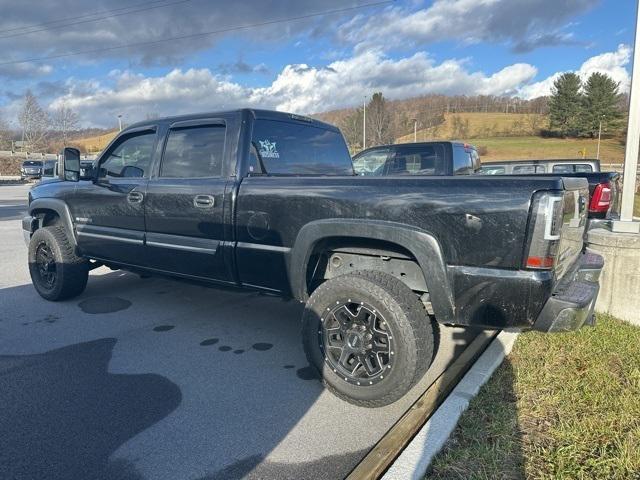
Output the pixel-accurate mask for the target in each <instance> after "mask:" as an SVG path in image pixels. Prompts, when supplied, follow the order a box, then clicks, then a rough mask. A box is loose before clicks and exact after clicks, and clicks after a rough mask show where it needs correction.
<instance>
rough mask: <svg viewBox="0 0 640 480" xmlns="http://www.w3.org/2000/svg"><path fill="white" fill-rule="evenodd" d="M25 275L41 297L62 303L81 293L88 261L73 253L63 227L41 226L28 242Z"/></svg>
mask: <svg viewBox="0 0 640 480" xmlns="http://www.w3.org/2000/svg"><path fill="white" fill-rule="evenodd" d="M29 273H30V274H31V281H32V283H33V286H34V287H35V289H36V290H37V292H38V293H39V294H40V296H41V297H42V298H45V299H46V300H51V301H57V300H65V299H67V298H71V297H75V296H76V295H79V294H81V293H82V292H83V291H84V289H85V287H86V286H87V279H88V277H89V262H88V261H87V260H86V259H84V258H82V257H79V256H78V255H76V254H75V249H74V246H73V243H72V242H71V241H70V240H69V238H68V236H67V232H66V230H65V229H64V227H63V226H60V225H54V226H50V227H43V228H40V229H38V230H36V231H35V233H34V234H33V236H32V237H31V241H30V242H29Z"/></svg>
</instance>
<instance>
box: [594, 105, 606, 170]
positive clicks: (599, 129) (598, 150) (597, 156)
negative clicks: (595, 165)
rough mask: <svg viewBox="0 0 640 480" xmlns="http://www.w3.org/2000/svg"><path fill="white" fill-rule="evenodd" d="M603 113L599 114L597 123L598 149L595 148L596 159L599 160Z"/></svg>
mask: <svg viewBox="0 0 640 480" xmlns="http://www.w3.org/2000/svg"><path fill="white" fill-rule="evenodd" d="M604 117H605V116H604V115H601V116H600V124H599V125H598V149H597V150H596V160H600V137H601V136H602V119H603V118H604Z"/></svg>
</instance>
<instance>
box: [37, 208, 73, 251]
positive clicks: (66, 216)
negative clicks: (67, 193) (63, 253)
mask: <svg viewBox="0 0 640 480" xmlns="http://www.w3.org/2000/svg"><path fill="white" fill-rule="evenodd" d="M29 215H31V216H32V217H33V219H34V220H37V221H32V224H31V233H32V234H33V232H35V231H36V230H37V229H38V228H41V227H43V226H47V225H51V224H53V223H56V220H54V218H55V217H57V219H58V220H57V221H59V222H60V223H61V224H62V225H63V226H64V228H65V230H66V231H67V235H68V236H69V239H70V240H71V242H72V243H73V245H74V246H76V245H77V241H76V236H75V231H74V228H73V220H72V219H71V212H70V211H69V207H68V206H67V204H66V203H65V202H63V201H62V200H59V199H57V198H37V199H35V200H33V201H32V202H31V203H30V204H29Z"/></svg>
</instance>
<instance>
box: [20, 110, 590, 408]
mask: <svg viewBox="0 0 640 480" xmlns="http://www.w3.org/2000/svg"><path fill="white" fill-rule="evenodd" d="M60 170H61V171H60V179H59V180H58V181H53V182H48V183H46V184H43V185H39V186H35V187H33V188H32V189H31V191H30V193H29V209H28V212H29V215H28V216H27V217H26V218H24V220H23V222H22V228H23V230H24V234H25V237H26V240H27V242H28V247H29V269H30V273H31V278H32V281H33V284H34V286H35V288H36V290H37V291H38V293H39V294H40V295H41V296H42V297H44V298H45V299H48V300H53V301H55V300H63V299H66V298H70V297H73V296H75V295H79V294H80V293H82V291H83V290H84V288H85V286H86V283H87V278H88V272H89V271H90V270H91V269H92V268H95V267H97V266H100V265H106V266H108V267H111V268H114V269H126V270H130V271H134V272H138V273H144V274H160V275H171V276H173V277H178V278H184V279H190V280H196V281H201V282H206V283H208V284H211V285H215V284H218V285H227V286H235V287H244V288H248V289H256V290H262V291H267V292H272V293H276V294H278V295H282V296H291V297H294V298H296V299H297V300H299V301H301V302H305V303H306V308H305V312H304V315H303V320H302V323H303V327H302V331H303V344H304V348H305V351H306V354H307V357H308V359H309V361H310V363H311V364H312V365H314V366H315V367H316V368H317V369H318V370H319V371H320V372H321V374H322V376H323V378H324V382H325V384H326V385H327V386H328V388H330V389H331V390H332V391H333V392H334V393H335V394H337V395H338V396H340V397H341V398H344V399H346V400H348V401H350V402H352V403H355V404H359V405H365V406H381V405H386V404H388V403H391V402H393V401H395V400H397V399H398V398H400V397H401V396H402V395H403V394H404V393H405V392H407V391H408V390H409V389H410V388H411V386H412V385H414V384H415V383H416V382H417V381H418V380H419V379H420V378H421V377H422V375H423V374H424V372H425V371H426V370H427V369H428V367H429V365H430V363H431V361H432V357H433V353H434V348H436V346H435V345H434V343H435V342H436V340H437V338H438V335H437V323H442V324H450V325H460V326H473V327H484V328H487V329H501V328H509V327H517V328H521V329H537V330H542V331H566V330H573V329H576V328H579V327H581V326H582V325H584V324H590V323H591V322H592V321H593V315H592V310H593V305H594V303H595V300H596V297H597V294H598V289H599V284H598V282H599V275H600V271H601V269H602V266H603V261H602V257H600V256H599V255H597V254H595V253H592V252H589V251H586V250H585V248H584V244H583V233H584V229H585V221H586V213H587V209H586V199H587V197H588V191H587V182H586V181H585V180H584V179H575V178H562V177H560V176H558V177H537V176H532V177H526V178H519V177H509V176H502V177H491V176H475V175H467V176H444V177H442V176H441V177H418V176H416V177H413V176H412V177H407V176H397V177H394V176H389V177H375V176H372V177H366V176H364V177H363V176H357V175H355V174H354V171H353V167H352V164H351V158H350V157H349V152H348V150H347V146H346V144H345V142H344V139H343V137H342V135H341V134H340V131H339V130H338V129H336V128H335V127H333V126H331V125H327V124H324V123H321V122H318V121H316V120H311V119H309V118H306V117H301V116H297V115H292V114H286V113H279V112H270V111H262V110H248V109H247V110H238V111H231V112H221V113H211V114H201V115H190V116H182V117H173V118H165V119H157V120H150V121H147V122H144V123H139V124H137V125H133V126H131V127H129V128H127V129H126V130H124V131H122V132H121V133H120V134H119V135H118V136H117V138H115V139H114V140H113V142H112V143H111V144H110V145H109V146H108V147H107V148H106V149H105V151H104V152H103V153H102V154H101V156H100V158H99V159H98V161H97V165H96V168H95V170H94V176H93V178H92V179H90V180H86V181H83V180H80V175H79V173H80V172H79V171H80V162H79V154H78V152H77V151H74V150H73V149H65V151H64V154H63V162H62V168H61V169H60Z"/></svg>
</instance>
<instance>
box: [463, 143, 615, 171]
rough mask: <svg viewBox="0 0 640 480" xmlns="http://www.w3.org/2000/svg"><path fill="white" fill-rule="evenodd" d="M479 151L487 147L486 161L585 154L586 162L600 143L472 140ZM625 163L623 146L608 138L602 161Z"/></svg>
mask: <svg viewBox="0 0 640 480" xmlns="http://www.w3.org/2000/svg"><path fill="white" fill-rule="evenodd" d="M469 141H470V142H471V143H472V144H474V145H475V146H476V147H486V149H487V153H486V154H484V155H482V160H483V161H487V162H490V161H494V160H509V159H524V158H540V159H544V158H580V157H581V156H582V152H583V151H584V152H585V155H586V157H587V158H595V157H596V153H597V140H592V139H588V138H578V139H577V138H566V139H562V138H543V137H534V136H530V137H493V138H474V139H471V140H469ZM623 160H624V146H623V145H622V144H621V143H620V141H619V140H618V139H615V138H606V139H603V140H602V142H601V144H600V161H601V163H602V164H603V166H604V167H605V168H606V166H607V165H608V164H609V163H613V164H620V163H622V162H623Z"/></svg>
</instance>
